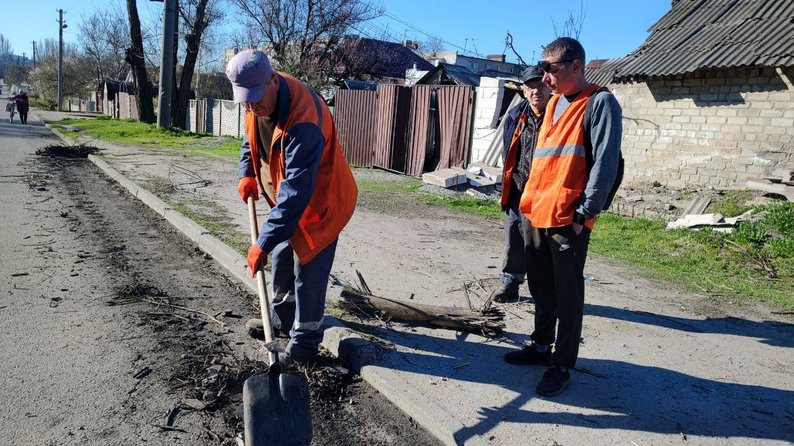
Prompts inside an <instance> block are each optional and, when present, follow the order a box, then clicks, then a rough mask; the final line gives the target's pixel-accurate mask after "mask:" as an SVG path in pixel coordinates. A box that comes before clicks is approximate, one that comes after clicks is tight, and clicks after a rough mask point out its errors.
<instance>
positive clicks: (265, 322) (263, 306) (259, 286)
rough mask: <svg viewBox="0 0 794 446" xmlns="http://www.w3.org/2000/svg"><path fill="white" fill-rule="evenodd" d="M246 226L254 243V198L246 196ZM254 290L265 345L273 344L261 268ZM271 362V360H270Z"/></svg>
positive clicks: (268, 302)
mask: <svg viewBox="0 0 794 446" xmlns="http://www.w3.org/2000/svg"><path fill="white" fill-rule="evenodd" d="M248 224H249V226H250V227H251V244H254V243H256V239H257V238H259V225H258V224H257V222H256V205H255V204H254V197H252V196H250V195H249V196H248ZM256 290H257V292H258V293H259V308H260V311H261V313H262V328H263V329H264V332H265V343H267V344H268V345H270V344H271V343H272V342H273V337H274V336H273V324H272V323H271V321H270V299H268V296H267V287H266V286H265V272H264V271H262V266H260V267H259V269H258V270H257V271H256ZM271 361H272V359H271Z"/></svg>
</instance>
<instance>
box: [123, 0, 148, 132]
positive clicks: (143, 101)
mask: <svg viewBox="0 0 794 446" xmlns="http://www.w3.org/2000/svg"><path fill="white" fill-rule="evenodd" d="M127 16H128V18H129V22H130V47H129V48H127V51H126V57H125V60H126V61H127V63H128V64H130V66H131V67H132V76H133V79H134V80H135V99H137V101H136V102H137V103H138V116H139V117H140V120H141V121H143V122H145V123H148V124H153V123H154V122H155V120H156V117H155V115H154V102H153V101H152V86H151V84H150V83H149V75H148V73H147V72H146V60H145V58H144V51H143V35H142V34H141V19H140V18H139V17H138V6H137V5H136V4H135V0H127Z"/></svg>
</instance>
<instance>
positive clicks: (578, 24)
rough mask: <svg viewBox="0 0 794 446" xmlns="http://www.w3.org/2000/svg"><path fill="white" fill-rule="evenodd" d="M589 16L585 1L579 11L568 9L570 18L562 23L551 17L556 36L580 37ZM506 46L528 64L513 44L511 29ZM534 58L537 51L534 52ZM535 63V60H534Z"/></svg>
mask: <svg viewBox="0 0 794 446" xmlns="http://www.w3.org/2000/svg"><path fill="white" fill-rule="evenodd" d="M586 17H587V10H586V9H585V7H584V3H581V2H580V3H579V10H578V11H572V10H569V11H568V18H567V19H566V20H565V22H563V23H562V25H559V26H558V25H557V22H556V21H555V20H554V17H552V18H551V24H552V27H553V28H554V37H555V38H557V37H573V38H574V39H577V40H578V39H579V36H580V35H581V34H582V27H583V26H584V20H585V18H586ZM505 48H510V51H512V52H513V54H515V56H516V59H517V60H518V62H519V63H520V64H521V65H527V63H526V62H524V59H523V58H522V57H521V55H520V54H518V51H516V49H515V47H514V46H513V35H512V34H510V31H507V37H505ZM532 55H533V58H534V55H535V52H534V51H533V52H532ZM532 63H534V61H532Z"/></svg>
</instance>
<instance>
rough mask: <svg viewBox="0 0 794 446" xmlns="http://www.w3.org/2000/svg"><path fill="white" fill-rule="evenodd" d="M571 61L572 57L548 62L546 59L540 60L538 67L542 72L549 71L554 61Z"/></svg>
mask: <svg viewBox="0 0 794 446" xmlns="http://www.w3.org/2000/svg"><path fill="white" fill-rule="evenodd" d="M571 62H573V59H571V60H558V61H556V62H549V61H548V60H541V61H540V62H538V68H540V69H541V70H543V72H544V73H549V72H551V65H552V64H555V63H571Z"/></svg>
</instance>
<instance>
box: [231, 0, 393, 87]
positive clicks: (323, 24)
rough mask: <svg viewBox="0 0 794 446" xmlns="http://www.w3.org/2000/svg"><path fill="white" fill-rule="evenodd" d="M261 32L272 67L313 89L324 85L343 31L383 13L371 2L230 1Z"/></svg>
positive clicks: (252, 29)
mask: <svg viewBox="0 0 794 446" xmlns="http://www.w3.org/2000/svg"><path fill="white" fill-rule="evenodd" d="M231 2H232V3H233V4H235V5H236V6H237V7H238V9H239V10H240V12H241V15H242V16H243V18H244V21H245V23H244V24H245V26H246V27H247V28H248V30H249V32H250V33H252V34H254V35H260V36H261V37H262V39H261V41H262V42H263V43H264V44H265V46H266V49H267V52H268V54H269V55H270V56H271V58H272V59H273V62H274V65H276V67H277V68H278V69H281V70H283V71H285V72H287V73H289V74H291V75H293V76H295V77H297V78H299V79H302V80H304V81H306V82H307V83H309V84H311V85H313V86H314V87H315V88H319V87H322V86H324V85H326V84H327V83H328V78H327V74H328V70H329V69H331V68H332V63H331V61H330V59H332V58H333V55H334V53H335V52H336V49H337V48H338V46H339V45H340V43H341V41H342V38H343V37H344V36H345V34H347V33H349V32H350V30H351V29H353V28H354V27H356V26H357V25H359V24H360V23H362V22H366V21H368V20H371V19H373V18H375V17H378V16H380V15H381V14H382V9H381V8H380V7H378V6H375V5H374V4H373V3H372V2H371V1H370V0H231Z"/></svg>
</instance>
